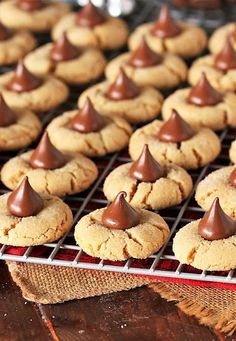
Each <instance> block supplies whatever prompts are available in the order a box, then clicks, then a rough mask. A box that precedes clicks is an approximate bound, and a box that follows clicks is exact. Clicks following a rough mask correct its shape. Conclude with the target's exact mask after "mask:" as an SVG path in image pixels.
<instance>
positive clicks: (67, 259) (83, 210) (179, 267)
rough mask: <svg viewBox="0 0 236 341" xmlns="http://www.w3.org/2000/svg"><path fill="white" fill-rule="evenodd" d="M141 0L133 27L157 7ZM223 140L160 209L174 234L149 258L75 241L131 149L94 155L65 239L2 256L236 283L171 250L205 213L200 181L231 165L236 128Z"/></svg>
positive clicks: (6, 250) (74, 199) (0, 250)
mask: <svg viewBox="0 0 236 341" xmlns="http://www.w3.org/2000/svg"><path fill="white" fill-rule="evenodd" d="M138 3H139V5H140V6H141V5H142V6H143V7H142V11H141V14H139V15H136V17H135V19H136V20H135V21H134V20H132V18H130V19H128V22H129V24H130V27H131V28H133V27H135V26H136V25H137V24H138V23H140V22H141V21H144V20H147V19H149V18H150V16H151V15H153V13H154V15H155V14H156V13H157V11H158V9H157V7H156V3H155V2H151V1H148V3H149V5H147V4H146V2H145V1H141V0H140V1H139V2H138ZM144 4H145V6H144ZM140 8H141V7H140ZM137 13H138V12H137ZM113 56H114V55H113ZM3 71H4V70H3V69H2V70H0V73H1V72H3ZM81 90H82V89H73V90H72V92H71V97H70V99H69V100H68V102H67V103H66V104H64V105H62V106H61V107H60V108H58V109H57V110H55V111H52V112H50V113H48V114H47V115H46V116H45V117H44V119H43V124H44V126H46V125H47V124H48V122H50V120H51V119H52V118H53V117H55V116H57V115H59V114H60V113H61V112H63V111H65V110H68V109H72V108H74V107H75V105H76V104H75V103H76V98H77V97H78V95H79V92H80V91H81ZM220 138H221V141H222V151H221V154H220V156H219V157H218V158H217V160H215V162H213V163H211V164H209V165H207V166H205V167H204V168H202V169H200V170H195V171H192V172H191V173H190V174H191V176H192V178H193V181H194V188H193V190H192V193H191V195H190V196H189V198H188V199H187V200H186V201H185V202H184V203H183V205H179V206H175V207H172V208H169V209H166V210H162V211H160V212H159V213H160V214H161V215H162V217H163V218H164V219H165V220H166V222H167V223H168V225H169V227H170V230H171V233H170V236H169V239H168V241H167V242H166V244H165V245H164V246H163V248H162V249H161V250H160V251H159V252H158V253H156V254H154V255H152V256H150V257H149V258H147V259H145V260H137V259H129V260H128V261H124V262H121V261H120V262H112V261H106V260H101V259H98V258H93V257H90V256H88V255H86V254H85V253H84V252H83V251H82V249H81V248H80V247H79V246H78V245H76V243H75V240H74V237H73V229H74V226H75V224H76V222H77V221H78V220H79V219H80V218H81V217H82V216H83V215H85V214H87V213H89V212H91V211H92V210H94V209H97V208H102V207H105V206H106V205H107V204H108V202H107V200H106V199H105V197H104V195H103V192H102V186H103V181H104V179H105V177H106V176H107V174H108V173H109V172H110V171H111V170H113V169H114V168H115V167H117V166H118V165H120V164H123V163H125V162H129V161H130V159H129V155H128V153H127V151H122V152H120V153H116V154H113V155H111V156H106V157H103V158H99V159H96V164H97V166H98V168H99V177H98V179H97V181H96V182H95V184H94V186H93V187H92V188H90V189H89V190H87V191H85V192H83V193H80V194H78V195H73V196H67V197H65V198H64V200H65V202H66V203H67V204H68V205H69V206H70V207H71V209H72V211H73V214H74V221H73V225H72V228H71V230H70V231H69V232H68V233H67V234H66V235H65V236H64V237H63V238H61V239H60V240H59V241H58V242H55V243H50V244H45V245H42V246H35V247H21V248H19V247H12V246H7V245H1V244H0V260H11V261H20V262H28V263H37V264H47V265H58V266H67V267H75V268H81V269H93V270H106V271H114V272H123V273H130V274H137V275H144V276H154V277H159V278H160V277H165V278H167V277H168V278H172V279H176V278H178V279H182V280H188V279H190V280H200V281H211V282H221V283H228V284H236V271H234V270H232V271H228V272H216V271H214V272H206V271H200V270H197V269H194V268H193V267H191V266H187V265H183V264H180V263H179V262H178V261H177V260H176V258H175V256H174V254H173V252H172V241H173V237H174V235H175V233H176V232H177V231H178V230H179V228H181V227H182V226H184V225H186V224H187V223H189V222H191V221H192V220H195V219H198V218H200V217H202V215H203V211H202V209H201V208H199V207H198V206H197V205H196V203H195V201H194V190H195V188H196V186H197V184H198V183H199V182H200V181H201V179H203V178H204V177H205V176H206V175H207V174H208V173H210V172H211V171H213V170H216V169H219V168H221V167H223V166H227V165H228V164H229V158H228V149H229V146H230V144H231V142H232V141H233V140H234V139H235V138H236V131H233V130H227V129H226V130H224V131H223V132H222V133H221V134H220ZM24 151H25V150H22V151H20V153H22V152H24ZM14 155H15V154H14V153H8V154H3V153H1V154H0V163H1V164H3V163H4V162H6V161H7V160H8V159H9V158H10V157H12V156H14ZM6 192H7V189H6V188H4V186H3V185H2V184H1V185H0V194H3V193H6Z"/></svg>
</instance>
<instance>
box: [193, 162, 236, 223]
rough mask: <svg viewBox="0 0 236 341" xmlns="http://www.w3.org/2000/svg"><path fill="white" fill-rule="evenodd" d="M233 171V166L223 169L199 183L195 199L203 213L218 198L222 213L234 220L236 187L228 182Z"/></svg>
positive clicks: (235, 216) (235, 215) (235, 213)
mask: <svg viewBox="0 0 236 341" xmlns="http://www.w3.org/2000/svg"><path fill="white" fill-rule="evenodd" d="M234 169H235V167H234V166H229V167H223V168H221V169H218V170H216V171H214V172H212V173H210V174H209V175H208V176H207V177H206V178H205V179H203V180H202V181H201V182H200V183H199V185H198V187H197V190H196V195H195V199H196V201H197V203H198V205H199V206H201V207H202V208H203V209H204V210H205V211H206V210H208V209H209V208H210V206H211V204H212V201H213V200H214V199H215V197H219V199H220V203H221V206H222V208H223V210H224V212H225V213H227V214H228V215H229V216H230V217H231V218H233V219H236V187H234V186H233V184H232V180H231V181H230V176H231V174H232V172H233V170H234Z"/></svg>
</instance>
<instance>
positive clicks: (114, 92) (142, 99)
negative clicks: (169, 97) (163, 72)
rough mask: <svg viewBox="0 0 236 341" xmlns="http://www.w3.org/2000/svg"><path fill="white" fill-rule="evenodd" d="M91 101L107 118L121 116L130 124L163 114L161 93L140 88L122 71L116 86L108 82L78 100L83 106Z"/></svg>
mask: <svg viewBox="0 0 236 341" xmlns="http://www.w3.org/2000/svg"><path fill="white" fill-rule="evenodd" d="M87 97H89V98H90V99H91V100H92V102H93V104H94V106H95V108H96V109H97V110H98V111H99V112H100V113H102V114H103V115H105V116H108V117H113V115H117V116H120V117H123V118H124V119H126V120H127V121H128V122H130V123H142V122H146V121H150V120H152V119H153V118H155V117H157V116H158V115H159V114H160V111H161V106H162V102H163V96H162V95H161V93H160V92H159V91H158V90H156V89H154V88H152V87H138V86H137V85H135V83H133V81H132V80H131V79H130V78H128V77H127V76H126V74H125V73H124V71H123V70H122V69H121V70H120V73H119V75H118V77H117V78H116V80H115V82H114V83H111V82H109V81H105V82H102V83H99V84H96V85H94V86H92V87H90V88H88V89H87V90H85V91H84V92H83V93H82V94H81V96H80V97H79V100H78V105H79V106H83V105H84V103H85V101H86V98H87Z"/></svg>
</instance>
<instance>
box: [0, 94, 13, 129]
mask: <svg viewBox="0 0 236 341" xmlns="http://www.w3.org/2000/svg"><path fill="white" fill-rule="evenodd" d="M15 122H16V118H15V114H14V112H13V111H12V110H11V109H10V108H9V106H8V105H7V104H6V102H5V101H4V98H3V97H2V95H1V94H0V127H8V126H10V125H11V124H13V123H15Z"/></svg>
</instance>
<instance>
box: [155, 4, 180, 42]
mask: <svg viewBox="0 0 236 341" xmlns="http://www.w3.org/2000/svg"><path fill="white" fill-rule="evenodd" d="M180 32H181V29H180V27H179V26H178V25H177V24H176V23H175V21H174V20H173V18H172V17H171V15H170V11H169V8H168V6H166V5H163V6H162V7H161V11H160V14H159V18H158V20H157V21H156V22H155V24H154V26H153V28H152V30H151V33H152V34H153V35H154V36H157V37H159V38H170V37H175V36H177V35H178V34H180Z"/></svg>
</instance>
